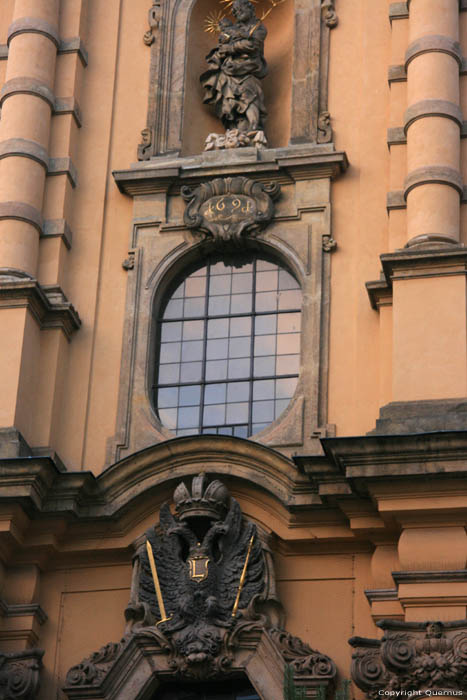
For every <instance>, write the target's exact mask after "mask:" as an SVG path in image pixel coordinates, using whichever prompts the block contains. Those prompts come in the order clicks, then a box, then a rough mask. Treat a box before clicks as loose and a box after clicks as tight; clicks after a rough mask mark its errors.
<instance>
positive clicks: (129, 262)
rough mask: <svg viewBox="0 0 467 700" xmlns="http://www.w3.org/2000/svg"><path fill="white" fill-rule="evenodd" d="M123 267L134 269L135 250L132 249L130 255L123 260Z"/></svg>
mask: <svg viewBox="0 0 467 700" xmlns="http://www.w3.org/2000/svg"><path fill="white" fill-rule="evenodd" d="M122 267H123V269H124V270H127V271H128V270H133V269H134V267H135V252H134V251H130V252H129V253H128V257H127V258H125V260H124V261H123V262H122Z"/></svg>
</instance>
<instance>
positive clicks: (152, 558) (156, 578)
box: [146, 540, 172, 626]
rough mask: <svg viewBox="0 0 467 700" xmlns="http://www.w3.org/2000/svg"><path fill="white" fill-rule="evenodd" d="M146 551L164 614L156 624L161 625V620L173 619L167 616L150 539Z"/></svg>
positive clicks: (161, 611) (160, 607)
mask: <svg viewBox="0 0 467 700" xmlns="http://www.w3.org/2000/svg"><path fill="white" fill-rule="evenodd" d="M146 551H147V553H148V557H149V564H150V566H151V572H152V580H153V581H154V590H155V591H156V597H157V604H158V605H159V611H160V613H161V615H162V618H161V619H160V620H159V622H156V626H157V625H160V624H161V622H167V620H171V619H172V616H170V617H167V614H166V612H165V606H164V600H163V598H162V591H161V584H160V583H159V576H158V575H157V568H156V562H155V560H154V553H153V551H152V547H151V543H150V541H149V540H146Z"/></svg>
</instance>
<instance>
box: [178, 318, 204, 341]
mask: <svg viewBox="0 0 467 700" xmlns="http://www.w3.org/2000/svg"><path fill="white" fill-rule="evenodd" d="M203 334H204V321H184V322H183V340H198V339H201V338H202V337H203Z"/></svg>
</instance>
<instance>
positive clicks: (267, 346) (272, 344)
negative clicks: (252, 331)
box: [255, 335, 276, 357]
mask: <svg viewBox="0 0 467 700" xmlns="http://www.w3.org/2000/svg"><path fill="white" fill-rule="evenodd" d="M275 351H276V336H275V335H260V336H258V337H257V338H255V356H256V357H257V356H258V355H272V354H273V353H274V352H275Z"/></svg>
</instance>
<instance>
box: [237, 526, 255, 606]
mask: <svg viewBox="0 0 467 700" xmlns="http://www.w3.org/2000/svg"><path fill="white" fill-rule="evenodd" d="M254 539H255V533H253V534H252V536H251V538H250V544H249V545H248V551H247V553H246V559H245V563H244V565H243V571H242V575H241V576H240V583H239V585H238V591H237V597H236V598H235V603H234V606H233V610H232V617H235V615H236V614H237V610H238V604H239V602H240V596H241V594H242V590H243V586H244V584H245V579H246V569H247V566H248V560H249V559H250V554H251V549H252V547H253V540H254Z"/></svg>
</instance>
